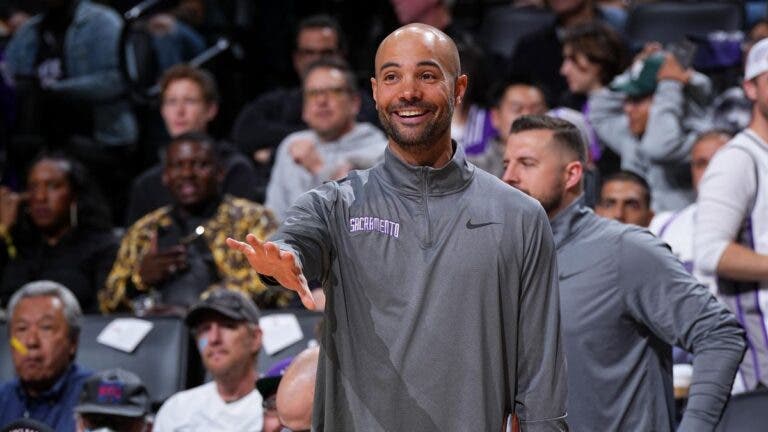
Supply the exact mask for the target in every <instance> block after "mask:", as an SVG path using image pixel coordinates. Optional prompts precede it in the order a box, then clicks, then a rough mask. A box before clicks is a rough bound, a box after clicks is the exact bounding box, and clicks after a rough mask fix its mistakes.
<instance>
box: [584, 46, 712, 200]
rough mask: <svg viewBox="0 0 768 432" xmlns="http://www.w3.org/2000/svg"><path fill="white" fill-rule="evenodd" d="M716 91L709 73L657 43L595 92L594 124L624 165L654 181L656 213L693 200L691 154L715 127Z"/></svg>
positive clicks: (591, 101) (592, 101)
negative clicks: (711, 117) (711, 121)
mask: <svg viewBox="0 0 768 432" xmlns="http://www.w3.org/2000/svg"><path fill="white" fill-rule="evenodd" d="M710 92H711V84H710V81H709V78H707V77H706V76H705V75H703V74H700V73H698V72H696V71H694V70H692V69H690V68H688V69H686V68H685V67H684V66H683V65H681V64H680V62H679V61H678V60H677V58H676V57H675V56H674V55H672V54H669V53H664V52H659V47H658V46H655V45H653V44H651V45H649V46H647V47H646V49H645V50H644V51H643V52H642V53H641V54H640V55H639V56H638V60H636V61H635V63H634V64H633V65H632V66H631V67H630V69H629V70H627V72H626V73H624V74H622V75H620V76H618V77H617V78H616V79H615V80H614V84H613V86H612V88H608V87H605V88H602V89H600V90H598V91H596V92H593V93H592V94H591V95H590V99H589V107H590V110H589V121H590V123H591V124H592V126H593V127H594V128H595V131H596V132H597V135H598V137H599V138H600V140H602V141H603V142H605V143H606V145H607V146H609V147H611V148H613V149H616V150H617V151H618V152H619V154H620V156H621V167H622V169H624V170H629V171H633V172H635V173H637V174H640V175H641V176H643V177H644V178H645V179H646V180H647V181H648V184H649V185H650V186H651V195H652V196H653V201H651V207H652V208H653V210H654V211H656V212H661V211H670V210H679V209H681V208H683V207H685V206H687V205H688V204H690V203H691V202H692V201H693V198H694V193H693V189H692V187H691V179H690V167H689V164H688V161H687V157H688V155H689V153H690V151H691V146H692V145H693V142H694V140H695V139H696V136H698V134H699V133H701V132H703V131H704V130H706V129H708V128H709V126H708V120H707V116H706V106H707V104H708V102H709V98H710Z"/></svg>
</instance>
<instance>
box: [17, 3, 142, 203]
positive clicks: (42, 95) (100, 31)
mask: <svg viewBox="0 0 768 432" xmlns="http://www.w3.org/2000/svg"><path fill="white" fill-rule="evenodd" d="M122 27H123V21H122V19H121V18H120V15H118V14H117V13H116V12H115V11H113V10H112V9H109V8H107V7H105V6H102V5H99V4H96V3H94V2H92V1H90V0H49V1H46V2H45V9H44V11H43V13H42V14H39V15H36V16H35V17H33V18H31V19H30V20H29V21H28V22H27V23H26V24H25V25H24V26H22V27H21V28H19V29H18V30H17V31H16V33H15V34H14V36H13V38H12V39H11V41H10V42H9V43H8V46H7V49H6V51H5V64H6V66H7V68H8V72H9V74H10V75H11V76H13V77H14V81H15V84H16V89H17V91H18V97H17V99H16V100H17V101H18V103H19V104H20V106H19V109H18V110H17V112H18V113H19V120H18V123H17V124H18V128H17V129H16V133H19V134H22V135H24V134H28V135H39V138H38V139H34V140H29V139H23V140H15V139H14V140H11V143H10V144H11V147H10V148H9V160H10V161H11V165H12V166H14V167H16V168H20V167H25V166H26V165H27V163H28V161H29V160H31V159H32V158H33V157H34V155H35V154H36V153H38V152H39V151H40V150H41V148H42V147H44V146H47V147H51V146H53V145H54V143H55V145H56V146H58V147H64V148H66V149H67V150H68V151H69V152H71V153H72V154H74V155H76V156H77V157H78V158H79V159H80V160H81V161H83V163H85V165H86V166H88V167H89V169H90V171H91V172H92V173H94V174H95V175H96V176H97V178H100V179H101V181H102V182H104V183H106V184H109V185H110V188H111V187H114V188H115V189H114V192H113V194H112V196H114V197H120V196H122V191H123V190H124V186H125V183H126V182H127V181H128V178H129V174H130V173H129V172H128V170H127V169H126V164H125V161H126V159H127V158H129V157H130V156H131V154H132V152H133V146H134V144H135V142H136V139H137V137H138V126H137V123H136V118H135V116H134V114H133V111H132V109H131V105H130V101H129V100H128V98H127V92H126V86H125V83H124V81H123V78H122V75H121V74H120V71H119V68H118V64H119V58H118V45H119V44H118V40H119V37H120V32H121V30H122ZM26 113H33V114H30V115H31V116H34V118H22V117H24V115H25V114H26ZM102 173H104V175H103V176H102V175H101V174H102ZM102 177H103V178H102ZM110 202H111V203H112V205H113V207H115V209H118V208H120V200H118V199H115V200H111V201H110Z"/></svg>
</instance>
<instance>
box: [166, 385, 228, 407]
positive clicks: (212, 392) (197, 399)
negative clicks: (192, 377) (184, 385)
mask: <svg viewBox="0 0 768 432" xmlns="http://www.w3.org/2000/svg"><path fill="white" fill-rule="evenodd" d="M214 396H216V384H215V383H214V382H213V381H210V382H207V383H205V384H201V385H199V386H197V387H192V388H191V389H187V390H182V391H180V392H178V393H174V394H173V395H172V396H171V397H169V398H168V399H167V400H166V401H165V403H163V406H162V408H161V411H162V410H163V409H165V410H168V409H184V410H192V409H194V408H195V407H197V406H198V405H200V404H201V403H203V404H205V402H207V401H209V400H210V399H211V398H212V397H214Z"/></svg>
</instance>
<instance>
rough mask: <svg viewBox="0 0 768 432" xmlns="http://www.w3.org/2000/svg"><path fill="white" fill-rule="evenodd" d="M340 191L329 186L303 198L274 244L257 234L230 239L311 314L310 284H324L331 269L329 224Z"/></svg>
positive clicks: (232, 245)
mask: <svg viewBox="0 0 768 432" xmlns="http://www.w3.org/2000/svg"><path fill="white" fill-rule="evenodd" d="M337 187H338V186H337V185H336V184H335V183H333V182H331V183H326V184H325V185H323V186H321V187H319V188H317V189H314V190H312V191H310V192H308V193H305V194H303V195H302V196H301V197H299V199H298V200H297V201H296V203H295V204H294V205H293V206H291V208H290V209H289V210H288V212H287V213H286V218H285V222H284V223H283V224H282V225H281V226H280V228H278V230H277V233H275V235H273V236H272V237H271V238H270V241H265V242H262V241H259V239H258V238H256V236H254V235H253V234H249V235H248V236H247V237H246V239H245V240H246V242H242V241H238V240H236V239H232V238H228V239H227V245H228V246H229V247H230V248H232V249H234V250H237V251H240V252H242V253H244V254H245V256H246V259H247V260H248V262H249V264H250V265H251V267H252V268H253V269H254V270H256V272H257V273H258V274H260V275H262V276H266V277H268V278H271V279H273V280H274V281H275V282H277V283H278V284H280V285H282V286H283V287H285V288H288V289H290V290H292V291H296V292H297V293H298V294H299V297H300V298H301V302H302V303H303V304H304V306H305V307H306V308H307V309H310V310H314V309H316V303H315V300H314V297H313V296H312V293H311V291H310V290H309V285H308V283H307V281H308V280H324V279H325V278H326V277H327V273H328V271H329V269H330V262H329V260H330V256H331V252H330V250H331V247H332V240H331V237H330V233H329V231H328V225H327V222H326V221H327V217H328V213H329V211H330V210H331V208H332V207H333V206H334V205H335V201H336V195H337Z"/></svg>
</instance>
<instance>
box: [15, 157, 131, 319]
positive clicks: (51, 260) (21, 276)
mask: <svg viewBox="0 0 768 432" xmlns="http://www.w3.org/2000/svg"><path fill="white" fill-rule="evenodd" d="M0 238H2V240H3V241H2V243H0V268H1V269H2V275H1V276H2V278H1V279H0V305H2V306H4V305H5V304H6V302H7V301H8V298H9V297H10V296H11V294H13V292H14V291H15V290H16V289H17V288H18V287H20V286H22V285H23V284H24V283H26V282H29V281H33V280H38V279H50V280H54V281H56V282H59V283H62V284H63V285H65V286H66V287H68V288H69V289H70V290H72V292H73V293H74V294H75V295H76V296H77V299H78V300H79V302H80V305H81V306H82V308H83V310H84V311H86V312H89V311H95V310H96V292H97V291H98V290H99V289H100V288H101V287H102V285H103V284H104V279H105V278H106V275H107V272H109V269H110V266H111V265H112V262H113V261H114V259H115V254H116V253H117V246H118V238H117V237H116V236H115V234H114V233H113V231H112V229H111V226H110V215H109V211H108V208H107V206H106V204H105V201H104V200H103V198H102V197H101V195H100V194H99V193H98V191H97V190H96V187H95V184H93V183H92V182H91V181H90V180H89V179H88V177H87V174H86V172H85V169H84V168H83V167H82V165H81V164H80V163H78V162H77V161H75V160H73V159H70V158H68V157H65V156H63V155H55V154H44V155H42V156H39V157H38V158H37V159H35V161H34V162H32V164H31V167H30V169H29V171H28V174H27V184H26V191H25V192H23V193H20V194H18V193H15V192H12V191H11V190H10V189H8V188H5V187H0Z"/></svg>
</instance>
